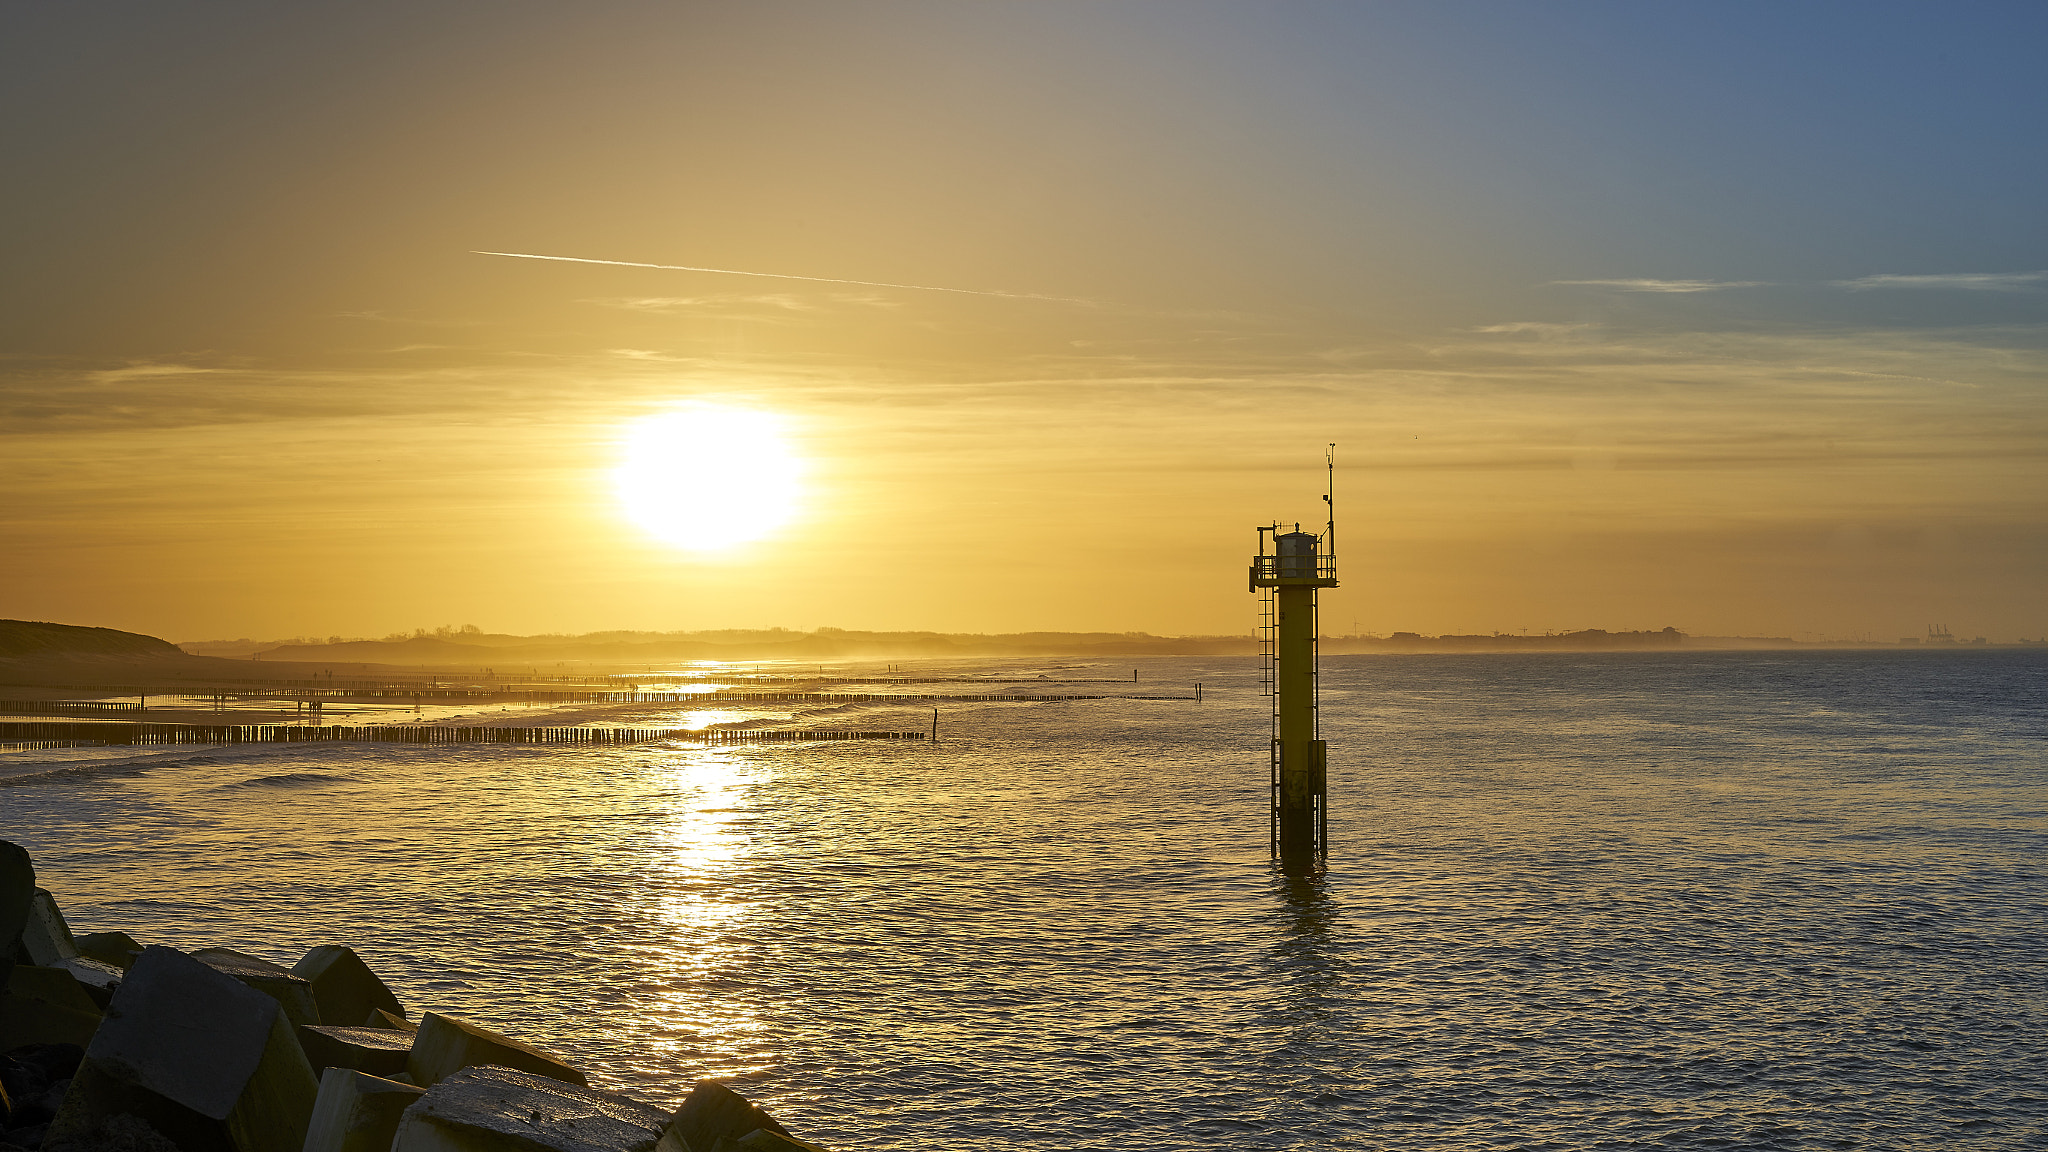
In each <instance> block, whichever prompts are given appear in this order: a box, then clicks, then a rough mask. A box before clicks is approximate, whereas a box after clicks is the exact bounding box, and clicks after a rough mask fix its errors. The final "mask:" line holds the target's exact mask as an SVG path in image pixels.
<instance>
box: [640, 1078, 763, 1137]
mask: <svg viewBox="0 0 2048 1152" xmlns="http://www.w3.org/2000/svg"><path fill="white" fill-rule="evenodd" d="M757 1130H758V1131H765V1132H769V1133H772V1134H774V1135H777V1136H787V1135H789V1129H787V1128H784V1127H783V1126H782V1125H780V1124H777V1123H776V1122H775V1118H774V1117H773V1116H770V1115H768V1113H766V1112H763V1111H762V1110H761V1109H759V1108H757V1107H755V1106H754V1105H753V1104H751V1103H749V1102H748V1100H747V1098H746V1097H744V1096H742V1095H740V1094H739V1093H737V1092H735V1091H733V1090H732V1089H730V1088H727V1087H726V1086H725V1085H723V1084H720V1083H718V1082H717V1081H715V1080H700V1081H698V1082H697V1086H696V1087H695V1088H692V1089H691V1090H690V1094H689V1095H688V1096H687V1097H685V1098H684V1099H683V1102H682V1104H681V1105H680V1106H678V1107H677V1108H676V1111H675V1115H673V1116H671V1117H669V1120H668V1123H667V1124H665V1125H663V1127H662V1133H661V1146H660V1150H659V1152H718V1146H719V1144H720V1143H721V1142H726V1141H731V1142H738V1141H739V1140H741V1139H742V1138H744V1137H747V1136H749V1135H751V1134H752V1133H753V1132H755V1131H757Z"/></svg>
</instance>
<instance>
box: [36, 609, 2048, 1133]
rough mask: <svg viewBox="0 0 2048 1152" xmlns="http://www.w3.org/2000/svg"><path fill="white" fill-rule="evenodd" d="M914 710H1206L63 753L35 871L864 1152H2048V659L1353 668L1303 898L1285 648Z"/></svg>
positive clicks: (992, 714)
mask: <svg viewBox="0 0 2048 1152" xmlns="http://www.w3.org/2000/svg"><path fill="white" fill-rule="evenodd" d="M1132 664H1136V665H1137V667H1136V668H1135V669H1134V668H1132V667H1131V665H1132ZM906 671H908V672H911V673H917V674H924V675H961V676H987V677H992V678H1001V679H1003V680H1004V682H1005V686H1016V687H1019V688H1020V689H1022V691H1020V692H1019V693H1017V694H1019V695H1032V694H1055V693H1058V692H1066V693H1092V694H1104V695H1110V694H1114V695H1121V696H1126V697H1128V696H1153V697H1188V696H1192V695H1193V686H1194V685H1196V684H1200V685H1201V686H1202V689H1201V696H1202V698H1201V700H1200V701H1195V700H1192V699H1186V698H1179V699H1174V698H1155V699H1129V698H1120V699H1100V700H1080V701H1017V702H1009V701H1003V702H983V703H973V702H968V703H945V704H940V705H938V724H939V732H938V734H939V739H938V741H937V742H936V743H933V742H930V741H914V742H913V741H904V742H872V743H869V742H859V743H854V742H847V743H826V744H801V745H799V744H782V745H758V746H723V747H716V748H704V747H699V746H695V745H692V744H684V743H675V744H639V745H623V746H606V747H600V746H503V745H500V746H459V745H398V744H386V745H378V744H329V745H246V746H234V747H217V748H215V747H200V748H195V747H177V746H170V747H164V746H158V747H150V748H141V749H137V748H125V749H52V750H42V751H34V750H29V751H17V752H11V753H4V754H0V835H4V836H5V837H6V838H8V839H12V840H15V841H17V842H19V843H21V844H23V845H24V846H26V847H27V848H28V849H29V850H30V851H31V853H32V854H33V856H34V860H35V864H36V867H37V870H38V875H39V876H40V878H41V883H42V884H43V885H44V886H45V887H48V888H49V889H50V890H51V891H52V892H53V893H55V895H56V896H57V899H58V900H59V902H60V904H61V905H62V908H63V910H64V912H65V914H66V916H67V917H68V918H69V919H70V922H71V924H72V925H73V928H74V930H76V931H79V932H86V931H95V930H106V929H121V930H123V931H126V932H128V933H130V934H131V935H133V936H135V937H137V938H138V939H141V940H143V941H145V942H149V943H162V944H169V945H172V946H174V947H179V948H187V949H190V948H197V947H202V946H209V945H219V946H226V947H232V948H237V949H241V950H243V951H246V952H251V953H255V954H257V955H260V956H264V957H268V958H271V959H274V960H277V961H278V962H280V963H285V964H289V963H291V962H292V961H294V960H295V959H296V958H297V957H298V956H300V955H301V954H303V953H304V952H305V951H306V950H307V949H308V948H310V947H313V946H315V945H319V944H326V943H343V944H347V945H349V946H351V947H353V948H355V949H356V950H357V951H358V952H359V953H361V954H362V955H363V956H364V957H365V958H366V959H367V960H368V961H369V963H370V964H371V965H372V966H373V967H374V968H376V969H377V970H378V971H379V972H381V973H382V974H383V975H384V977H385V979H386V980H387V981H388V982H389V983H390V984H391V985H392V986H393V987H394V988H395V989H396V990H397V992H398V994H399V996H400V997H401V999H403V1000H404V1001H405V1003H406V1004H407V1006H408V1007H409V1008H410V1009H411V1010H413V1012H414V1013H415V1014H417V1013H418V1012H420V1011H438V1012H444V1013H447V1014H450V1015H454V1016H457V1017H461V1018H464V1019H468V1020H472V1021H475V1022H477V1023H480V1024H483V1025H485V1026H487V1027H490V1028H494V1029H497V1030H499V1031H502V1032H506V1033H509V1034H512V1035H514V1036H518V1037H520V1038H523V1039H526V1040H528V1041H529V1042H531V1043H534V1044H536V1045H538V1046H540V1047H543V1048H546V1049H549V1050H552V1051H555V1052H559V1053H560V1054H562V1055H564V1056H566V1057H567V1058H569V1059H570V1060H571V1061H572V1062H574V1063H576V1064H577V1065H579V1066H580V1067H582V1068H585V1069H587V1070H588V1071H589V1072H590V1074H591V1076H592V1079H593V1082H594V1083H595V1084H597V1085H598V1086H600V1087H603V1088H607V1089H612V1090H617V1091H621V1092H625V1093H628V1094H630V1095H633V1096H635V1097H638V1098H640V1099H643V1100H645V1101H647V1102H649V1103H652V1104H655V1105H658V1106H663V1107H666V1106H669V1105H672V1104H673V1103H674V1102H675V1101H677V1100H678V1099H679V1098H680V1097H681V1096H682V1095H683V1094H684V1093H685V1092H687V1091H688V1089H689V1087H690V1085H691V1084H692V1083H693V1082H695V1081H698V1080H702V1079H716V1080H723V1081H728V1082H730V1083H732V1084H733V1085H734V1086H735V1087H736V1088H738V1089H739V1090H740V1091H741V1092H742V1093H744V1094H745V1095H747V1096H748V1097H750V1098H751V1099H753V1100H755V1101H756V1102H758V1103H760V1104H762V1105H763V1106H764V1107H766V1108H767V1109H768V1110H769V1111H770V1112H772V1113H773V1114H774V1115H775V1116H776V1117H777V1118H779V1119H781V1120H782V1121H783V1122H784V1123H785V1125H787V1126H788V1127H789V1128H790V1129H791V1130H792V1131H793V1132H795V1133H797V1134H798V1135H800V1136H803V1137H805V1138H807V1139H810V1140H812V1141H815V1142H817V1143H820V1144H823V1145H824V1146H826V1147H827V1148H831V1149H834V1150H845V1152H854V1150H862V1149H865V1150H872V1152H894V1150H903V1152H909V1150H912V1149H917V1150H926V1149H934V1148H946V1149H955V1148H958V1149H987V1150H990V1152H1007V1150H1024V1149H1031V1150H1044V1149H1061V1150H1066V1149H1104V1150H1108V1149H1116V1150H1129V1149H1146V1150H1152V1152H1181V1150H1186V1152H1194V1150H1198V1149H1199V1150H1212V1149H1217V1150H1220V1149H1230V1150H1233V1152H1237V1150H1253V1149H1350V1148H1357V1149H1403V1150H1442V1152H1451V1150H1464V1149H1609V1148H1613V1149H1622V1148H1694V1147H1697V1148H1715V1149H1809V1148H1815V1149H1818V1148H1863V1149H1885V1150H1895V1149H1896V1150H1904V1149H1936V1148H1941V1149H1952V1148H1958V1147H1966V1148H1973V1149H1976V1148H1983V1149H2038V1148H2044V1147H2048V651H2044V650H2038V649H2036V650H2019V649H1980V650H1925V651H1914V652H1907V651H1899V650H1896V649H1894V650H1885V651H1878V650H1861V651H1800V652H1762V651H1758V652H1697V653H1695V652H1666V653H1608V654H1573V653H1553V654H1513V655H1498V654H1493V655H1488V654H1461V655H1428V654H1412V655H1372V656H1329V657H1325V659H1324V662H1323V678H1322V684H1323V693H1322V716H1323V735H1324V737H1325V738H1326V739H1327V740H1328V741H1329V745H1330V755H1329V762H1330V773H1331V782H1330V805H1331V816H1330V837H1331V849H1330V854H1329V857H1328V860H1327V864H1326V866H1325V867H1324V868H1323V869H1322V870H1321V871H1318V872H1311V873H1307V874H1289V873H1283V872H1281V871H1278V870H1276V869H1275V868H1274V866H1273V864H1272V861H1271V859H1270V855H1269V846H1268V831H1267V830H1268V821H1267V805H1268V776H1267V760H1266V751H1265V749H1266V740H1267V715H1268V711H1267V701H1266V700H1265V699H1264V698H1263V697H1261V696H1260V695H1259V692H1258V676H1257V667H1256V663H1255V661H1253V660H1250V659H1234V658H1232V659H1225V658H1154V659H1146V660H1138V661H1133V660H1125V661H1122V662H1121V663H1119V664H1117V665H1115V666H1111V665H1107V664H1103V663H1100V662H1094V663H1091V662H1085V661H1049V660H1039V661H1021V660H1011V661H1003V660H985V661H955V662H950V663H946V664H937V663H927V664H919V665H915V666H909V667H908V668H907V669H906ZM1132 676H1135V677H1136V679H1135V680H1134V681H1133V680H1130V677H1132ZM1041 678H1043V679H1041ZM1086 678H1097V679H1104V680H1119V679H1120V680H1125V681H1126V683H1123V684H1096V685H1066V686H1058V685H1049V684H1046V683H1044V681H1045V680H1057V679H1086ZM904 690H906V691H908V690H913V689H910V688H905V689H904ZM915 690H922V691H949V690H950V691H961V690H980V689H972V688H968V689H963V688H962V687H961V686H959V685H952V686H948V685H929V686H923V687H921V688H919V689H915ZM678 712H679V710H678V709H674V708H668V707H666V706H639V707H637V708H627V709H621V710H619V711H618V712H617V713H616V715H615V717H614V719H615V721H616V722H617V723H620V724H622V725H648V726H653V725H658V724H661V723H664V722H668V721H673V720H674V719H675V718H676V716H677V714H678ZM771 719H773V720H775V721H776V722H778V723H786V724H788V725H789V726H794V727H831V728H879V729H905V730H918V729H924V728H927V727H928V726H929V725H930V723H931V708H930V706H928V705H912V704H908V703H906V704H901V705H898V704H894V703H883V704H876V705H859V706H855V707H851V708H848V707H837V708H818V709H810V708H805V707H796V708H793V709H791V708H788V707H787V706H785V711H784V712H783V713H780V714H778V715H776V716H774V717H771Z"/></svg>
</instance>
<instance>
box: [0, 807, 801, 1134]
mask: <svg viewBox="0 0 2048 1152" xmlns="http://www.w3.org/2000/svg"><path fill="white" fill-rule="evenodd" d="M0 979H4V987H5V991H4V993H0V1152H173V1150H176V1152H372V1150H375V1152H806V1150H808V1152H823V1150H822V1149H820V1148H819V1147H818V1145H816V1144H812V1143H809V1142H807V1141H804V1140H800V1139H798V1138H796V1137H795V1136H792V1135H790V1133H789V1132H788V1131H787V1130H786V1129H784V1128H783V1127H782V1125H780V1124H778V1123H776V1122H775V1120H774V1119H773V1118H771V1117H770V1116H769V1115H768V1114H767V1113H766V1112H763V1111H762V1110H761V1109H759V1108H757V1107H755V1106H754V1105H753V1104H751V1103H749V1102H748V1101H747V1100H745V1099H744V1098H743V1097H741V1096H740V1095H739V1094H737V1093H735V1092H733V1091H732V1090H731V1089H730V1088H727V1087H725V1086H724V1085H721V1084H717V1083H714V1082H711V1081H705V1082H702V1083H699V1084H698V1085H696V1087H695V1088H694V1089H693V1090H692V1091H691V1092H690V1094H689V1096H688V1097H687V1098H686V1099H685V1100H684V1101H683V1103H682V1105H681V1106H680V1107H678V1108H676V1109H675V1110H674V1111H667V1110H664V1109H660V1108H655V1107H651V1106H649V1105H647V1104H644V1103H642V1102H640V1101H637V1100H633V1099H630V1098H628V1097H626V1096H623V1095H620V1094H618V1093H614V1092H604V1091H600V1090H598V1089H594V1088H592V1087H590V1086H589V1084H588V1082H587V1081H586V1080H585V1078H584V1076H583V1073H581V1072H579V1071H577V1070H576V1068H574V1067H573V1066H571V1065H570V1064H569V1063H568V1062H567V1061H565V1060H563V1059H561V1058H560V1057H557V1056H553V1055H550V1054H549V1053H547V1052H544V1051H542V1050H540V1049H538V1048H536V1047H533V1046H532V1045H529V1044H525V1043H522V1042H520V1041H518V1040H515V1039H513V1038H512V1037H509V1036H502V1035H499V1034H498V1033H496V1032H493V1031H490V1030H489V1029H486V1028H480V1027H478V1026H476V1025H474V1024H469V1023H466V1022H464V1021H461V1020H457V1019H455V1018H453V1017H449V1016H443V1015H439V1014H437V1013H433V1012H427V1013H424V1014H422V1015H421V1016H420V1017H419V1018H418V1019H417V1020H414V1019H413V1018H412V1016H411V1015H410V1014H409V1013H408V1012H407V1010H406V1008H405V1006H404V1005H402V1004H400V1003H399V1001H398V998H397V997H396V996H394V995H393V994H392V992H391V989H390V988H389V987H388V986H386V985H385V983H384V981H382V980H381V979H379V978H378V977H377V974H376V973H375V972H374V971H372V970H371V969H370V966H369V965H368V964H366V963H364V962H363V959H362V958H361V957H360V956H358V955H357V954H356V953H355V951H354V950H353V949H350V948H348V947H346V946H344V945H339V944H327V945H322V946H320V947H318V948H315V949H313V950H312V951H311V952H308V953H307V954H306V955H305V956H304V957H303V958H301V959H300V960H299V961H298V962H297V963H296V964H294V965H292V966H291V967H290V968H286V967H284V966H282V965H280V964H275V963H272V962H270V961H268V960H264V959H262V958H261V957H257V956H251V955H248V954H246V953H242V952H237V951H234V950H232V949H227V948H203V949H200V950H198V951H194V952H181V951H179V950H177V949H175V948H166V947H162V946H160V945H147V946H146V945H144V944H142V943H140V942H138V941H136V940H134V939H132V938H130V937H129V936H127V935H126V934H124V933H121V932H100V933H95V934H92V935H84V936H75V935H73V933H72V932H71V930H70V928H69V926H68V925H67V924H66V923H65V922H64V916H63V913H62V911H61V910H60V909H59V908H58V907H57V902H56V900H55V899H54V898H52V897H51V895H50V893H49V892H48V891H47V890H45V889H42V888H39V887H37V885H36V876H35V869H34V867H33V865H32V863H31V861H30V859H29V855H28V853H27V852H25V851H23V850H22V849H21V848H20V847H19V846H18V845H15V844H11V843H8V842H6V841H0Z"/></svg>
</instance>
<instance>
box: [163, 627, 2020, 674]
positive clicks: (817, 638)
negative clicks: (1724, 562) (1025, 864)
mask: <svg viewBox="0 0 2048 1152" xmlns="http://www.w3.org/2000/svg"><path fill="white" fill-rule="evenodd" d="M1322 643H1323V651H1324V652H1326V653H1329V654H1332V655H1345V654H1361V653H1400V652H1566V651H1583V652H1608V651H1670V650H1680V649H1683V650H1689V651H1697V650H1717V649H1771V648H1784V649H1820V648H1884V647H1892V648H1898V647H1908V646H1911V645H1907V644H1905V643H1904V642H1878V641H1861V642H1859V641H1846V640H1800V639H1796V638H1793V637H1789V636H1694V635H1690V634H1688V633H1685V632H1682V631H1680V630H1678V629H1676V628H1662V629H1658V630H1655V631H1648V630H1645V631H1624V632H1609V631H1606V630H1604V629H1599V628H1587V629H1581V630H1579V631H1574V632H1557V633H1542V634H1535V635H1530V634H1521V633H1500V632H1496V633H1487V634H1447V635H1437V636H1429V635H1423V634H1419V633H1414V632H1395V633H1392V634H1390V635H1385V636H1381V635H1351V636H1328V635H1326V636H1325V637H1324V638H1323V641H1322ZM2020 643H2021V644H2023V645H2029V646H2032V645H2031V643H2030V642H2027V641H2021V642H2020ZM1926 646H1927V647H1937V646H1947V647H1956V648H1962V647H2000V646H2001V645H1991V644H1989V643H1988V642H1987V641H1983V640H1965V641H1953V642H1949V643H1948V644H1946V645H1935V644H1928V645H1926ZM179 647H180V648H182V649H183V650H184V651H186V652H188V653H191V654H193V655H198V656H215V657H227V658H229V659H239V660H259V661H264V662H270V661H289V662H293V663H317V664H328V665H334V664H389V665H407V666H416V667H425V666H435V667H458V666H460V667H503V668H511V667H522V666H524V667H531V666H538V665H545V664H560V663H575V664H608V665H655V664H672V663H678V662H692V661H719V662H729V661H740V662H748V663H753V662H770V661H772V662H788V663H796V664H802V663H807V662H809V663H821V662H835V663H836V662H845V661H878V660H880V661H886V660H943V659H948V658H962V659H964V658H985V657H1017V658H1032V657H1061V658H1069V659H1111V658H1115V659H1121V658H1124V657H1137V656H1239V655H1243V656H1249V655H1254V654H1256V653H1257V652H1258V650H1259V649H1258V641H1257V639H1256V638H1255V637H1253V636H1250V635H1237V636H1154V635H1151V634H1149V633H1145V632H1014V633H948V632H857V631H849V630H843V629H833V628H823V629H818V630H817V631H813V632H796V631H789V630H784V629H754V630H740V629H726V630H718V631H703V632H671V633H660V632H594V633H589V634H586V635H581V636H565V635H539V636H517V635H510V634H501V633H486V632H481V631H471V630H457V629H441V630H438V631H436V632H434V633H425V632H421V633H418V634H415V635H412V636H405V637H400V636H390V637H385V638H383V639H381V640H370V639H345V638H342V637H338V636H337V637H332V638H329V639H327V640H324V641H323V640H317V639H311V638H305V637H300V638H296V639H294V640H287V641H275V640H273V641H257V640H249V639H242V640H208V641H187V642H184V643H182V644H180V645H179Z"/></svg>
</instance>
